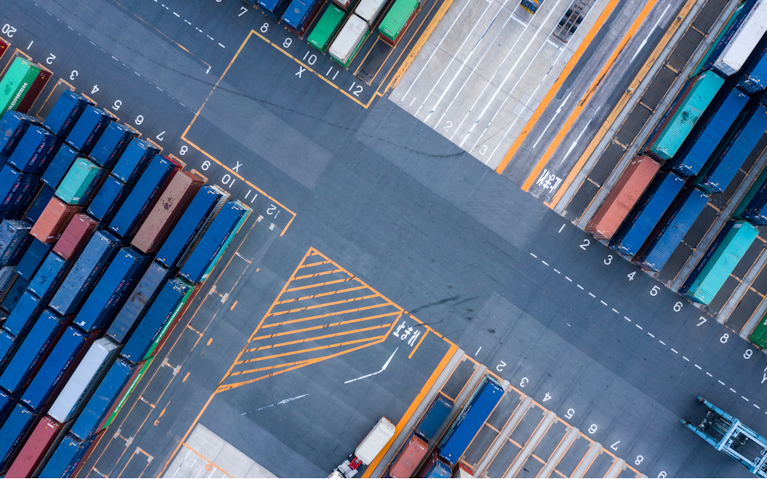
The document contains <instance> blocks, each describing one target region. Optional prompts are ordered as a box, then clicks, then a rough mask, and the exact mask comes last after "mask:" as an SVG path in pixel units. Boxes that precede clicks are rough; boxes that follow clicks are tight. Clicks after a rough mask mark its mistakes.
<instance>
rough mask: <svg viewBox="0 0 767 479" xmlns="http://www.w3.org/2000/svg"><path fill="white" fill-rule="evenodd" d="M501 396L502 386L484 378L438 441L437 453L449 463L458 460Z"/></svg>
mask: <svg viewBox="0 0 767 479" xmlns="http://www.w3.org/2000/svg"><path fill="white" fill-rule="evenodd" d="M502 396H503V388H501V387H500V386H499V385H498V384H496V383H495V381H493V380H492V379H490V378H486V379H485V381H484V382H483V383H482V385H480V386H479V387H478V388H477V391H476V392H475V393H474V396H473V397H472V399H471V400H470V401H469V403H468V405H466V406H465V407H464V409H463V411H462V412H461V414H460V415H459V416H458V418H457V419H456V421H455V422H454V423H453V425H452V426H451V427H450V429H449V430H448V432H447V433H446V434H445V436H444V437H443V438H442V440H441V441H440V444H439V446H438V450H439V455H440V456H441V457H442V458H443V459H445V460H446V461H447V462H449V463H450V464H455V463H456V462H458V460H459V459H460V458H461V456H463V453H464V452H465V451H466V448H467V447H469V443H470V442H471V441H472V440H473V439H474V436H476V435H477V433H478V432H479V429H480V428H481V427H482V425H483V424H484V423H485V421H486V420H487V418H488V417H490V414H491V413H492V412H493V409H495V406H496V405H497V404H498V402H499V401H500V400H501V397H502Z"/></svg>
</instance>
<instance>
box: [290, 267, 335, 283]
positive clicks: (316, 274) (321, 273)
mask: <svg viewBox="0 0 767 479" xmlns="http://www.w3.org/2000/svg"><path fill="white" fill-rule="evenodd" d="M333 273H346V270H345V269H343V268H338V269H332V270H329V271H322V272H319V273H312V274H305V275H303V276H296V277H295V278H293V281H296V280H299V279H306V278H316V277H317V276H325V275H327V274H333Z"/></svg>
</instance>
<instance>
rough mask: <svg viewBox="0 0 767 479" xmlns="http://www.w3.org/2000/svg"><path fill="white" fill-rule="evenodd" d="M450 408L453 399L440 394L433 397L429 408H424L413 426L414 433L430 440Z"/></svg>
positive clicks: (451, 407) (448, 413) (451, 408)
mask: <svg viewBox="0 0 767 479" xmlns="http://www.w3.org/2000/svg"><path fill="white" fill-rule="evenodd" d="M452 410H453V401H451V400H450V399H448V398H447V397H445V396H444V395H442V394H440V395H439V396H437V397H436V398H434V402H432V403H431V406H429V409H427V410H426V412H425V413H424V415H423V417H422V418H421V420H420V421H419V422H418V425H417V426H416V428H415V432H416V434H418V435H419V436H421V437H422V438H424V439H426V440H427V441H431V440H432V438H434V436H435V435H436V434H437V431H439V428H441V427H442V424H443V423H444V422H445V419H447V417H448V416H449V415H450V411H452Z"/></svg>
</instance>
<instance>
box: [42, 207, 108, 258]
mask: <svg viewBox="0 0 767 479" xmlns="http://www.w3.org/2000/svg"><path fill="white" fill-rule="evenodd" d="M98 225H99V223H98V221H96V220H94V219H93V218H91V217H90V216H88V215H86V214H84V213H78V214H76V215H74V216H73V217H72V220H70V222H69V225H67V227H66V229H65V230H64V232H63V233H62V234H61V237H60V238H59V240H58V241H56V245H55V246H54V247H53V252H54V253H56V254H57V255H59V256H61V257H62V258H64V259H65V260H70V259H75V258H77V256H78V255H79V254H80V251H81V250H82V249H83V248H84V247H85V245H86V244H87V243H88V241H89V240H90V239H91V236H92V235H93V232H94V231H96V228H97V227H98Z"/></svg>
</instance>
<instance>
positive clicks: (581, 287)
mask: <svg viewBox="0 0 767 479" xmlns="http://www.w3.org/2000/svg"><path fill="white" fill-rule="evenodd" d="M575 286H577V287H579V288H580V289H581V290H583V286H581V285H580V284H576V285H575Z"/></svg>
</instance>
